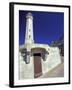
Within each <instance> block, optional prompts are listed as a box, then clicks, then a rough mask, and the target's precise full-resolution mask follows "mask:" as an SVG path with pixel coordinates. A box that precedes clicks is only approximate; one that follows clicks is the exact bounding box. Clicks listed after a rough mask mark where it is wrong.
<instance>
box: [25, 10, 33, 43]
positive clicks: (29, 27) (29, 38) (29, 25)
mask: <svg viewBox="0 0 72 90" xmlns="http://www.w3.org/2000/svg"><path fill="white" fill-rule="evenodd" d="M32 43H34V38H33V16H32V14H31V13H30V12H29V13H28V14H27V15H26V33H25V44H32Z"/></svg>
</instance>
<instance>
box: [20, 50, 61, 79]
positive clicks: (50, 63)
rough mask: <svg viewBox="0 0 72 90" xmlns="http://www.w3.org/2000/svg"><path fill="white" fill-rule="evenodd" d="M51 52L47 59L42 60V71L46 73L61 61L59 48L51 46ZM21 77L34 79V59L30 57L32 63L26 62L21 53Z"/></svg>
mask: <svg viewBox="0 0 72 90" xmlns="http://www.w3.org/2000/svg"><path fill="white" fill-rule="evenodd" d="M48 50H49V51H48V52H49V54H48V55H47V56H46V61H43V59H41V62H42V73H43V74H44V73H46V72H48V71H50V70H52V69H53V68H54V67H56V66H57V65H58V64H60V63H61V59H60V54H59V49H58V48H49V49H48ZM19 78H20V79H33V78H34V59H33V56H31V57H30V63H29V64H26V63H25V61H24V60H23V57H22V56H21V54H20V55H19Z"/></svg>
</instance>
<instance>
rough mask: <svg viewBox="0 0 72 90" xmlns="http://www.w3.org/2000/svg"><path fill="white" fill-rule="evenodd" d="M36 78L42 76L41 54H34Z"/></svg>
mask: <svg viewBox="0 0 72 90" xmlns="http://www.w3.org/2000/svg"><path fill="white" fill-rule="evenodd" d="M33 56H34V78H37V77H39V76H41V75H42V65H41V53H34V54H33Z"/></svg>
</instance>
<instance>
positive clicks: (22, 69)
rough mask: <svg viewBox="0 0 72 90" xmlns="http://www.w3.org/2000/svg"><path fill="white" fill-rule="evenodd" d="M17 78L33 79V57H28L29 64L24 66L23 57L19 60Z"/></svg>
mask: <svg viewBox="0 0 72 90" xmlns="http://www.w3.org/2000/svg"><path fill="white" fill-rule="evenodd" d="M19 78H20V79H30V78H31V79H32V78H34V64H33V57H30V64H26V63H25V61H24V60H23V57H22V56H21V55H20V58H19Z"/></svg>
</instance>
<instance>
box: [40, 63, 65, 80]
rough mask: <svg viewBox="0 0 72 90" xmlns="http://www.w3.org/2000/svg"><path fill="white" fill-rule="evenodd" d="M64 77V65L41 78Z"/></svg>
mask: <svg viewBox="0 0 72 90" xmlns="http://www.w3.org/2000/svg"><path fill="white" fill-rule="evenodd" d="M63 76H64V63H61V64H59V65H58V66H57V67H55V68H54V69H52V70H51V71H49V72H47V73H45V74H44V75H42V76H41V77H39V78H48V77H63Z"/></svg>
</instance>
